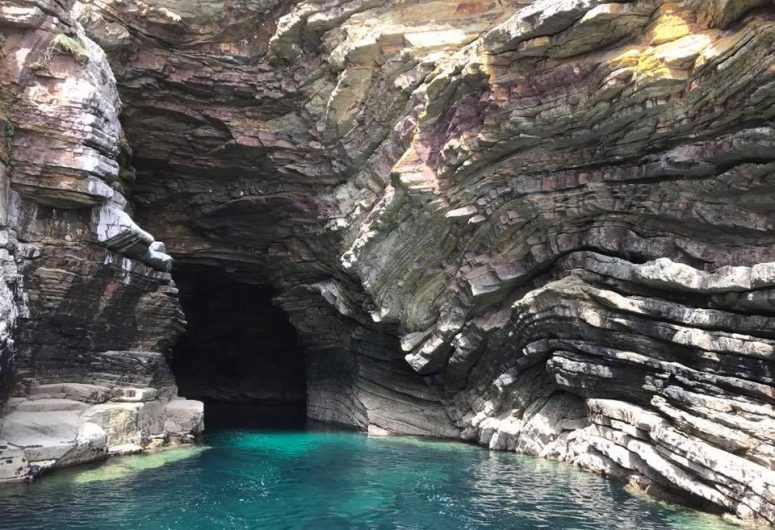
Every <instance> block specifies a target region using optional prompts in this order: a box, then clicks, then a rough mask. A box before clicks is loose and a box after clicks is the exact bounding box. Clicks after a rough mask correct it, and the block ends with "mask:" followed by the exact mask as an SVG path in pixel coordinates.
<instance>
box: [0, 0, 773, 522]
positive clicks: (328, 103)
mask: <svg viewBox="0 0 775 530" xmlns="http://www.w3.org/2000/svg"><path fill="white" fill-rule="evenodd" d="M774 16H775V10H773V5H772V2H770V1H769V0H745V1H722V0H682V1H667V0H664V1H663V0H631V1H622V2H609V1H603V0H537V1H529V0H511V1H504V2H478V1H477V2H465V1H462V0H459V1H458V0H439V1H416V2H395V3H393V2H373V1H369V0H355V1H353V2H339V1H336V0H333V1H330V2H304V1H302V2H295V3H290V4H289V3H284V2H271V1H268V2H253V1H239V2H220V1H216V0H212V1H208V2H197V3H195V4H194V3H190V2H173V1H162V0H148V1H145V2H143V1H140V0H129V1H122V2H118V1H113V0H89V1H87V0H84V1H82V2H80V3H77V4H72V3H69V2H63V3H56V4H54V3H49V2H46V1H45V0H39V2H38V3H34V2H29V3H27V2H13V3H10V4H8V3H6V4H5V5H3V6H2V7H0V19H2V21H3V22H2V24H3V28H4V29H7V35H8V36H7V37H6V39H5V41H4V43H3V55H2V61H3V63H2V69H0V72H1V73H0V75H2V78H0V82H1V83H2V86H3V94H4V96H3V98H4V99H3V101H4V104H5V105H6V108H7V112H6V114H7V118H6V120H8V119H10V121H11V122H12V123H13V124H14V134H13V138H12V141H11V142H9V146H8V147H10V148H11V151H10V153H9V152H8V151H3V153H4V158H3V160H4V166H3V171H4V172H5V176H4V177H3V178H0V181H2V182H4V183H10V188H11V190H10V191H9V192H8V193H7V197H8V198H7V199H5V198H3V199H0V201H3V200H5V201H6V202H5V203H3V202H0V206H3V205H4V204H5V205H6V206H5V207H4V209H5V211H7V212H9V213H7V214H5V215H6V217H8V220H3V219H0V221H2V222H4V223H5V225H4V226H6V227H7V229H6V232H7V233H8V234H9V235H8V241H9V243H8V244H7V245H6V246H5V247H3V246H2V245H0V249H5V250H0V252H6V253H7V254H0V262H3V261H2V260H3V259H5V262H7V263H8V267H6V268H4V269H2V270H3V271H4V272H3V276H2V277H0V290H2V289H5V290H6V291H2V292H8V293H11V294H8V295H7V296H6V297H4V300H13V302H11V303H6V302H0V376H2V374H8V373H9V369H8V367H7V365H8V362H9V361H8V360H9V359H10V358H11V355H10V353H11V352H13V351H15V352H16V353H15V359H16V360H15V365H16V369H15V373H17V374H18V376H17V379H24V378H28V379H35V380H40V381H39V382H45V383H56V382H59V381H65V382H66V381H67V380H66V378H67V377H70V375H69V374H70V373H72V372H73V371H75V372H78V373H92V372H93V371H92V370H91V369H90V368H88V363H87V364H86V365H84V364H79V363H81V362H82V361H78V359H83V358H89V356H91V355H98V353H95V352H105V351H112V350H122V351H123V350H149V351H159V352H164V351H167V350H168V349H169V347H170V346H171V344H172V343H174V341H175V340H176V338H177V336H178V334H179V333H180V330H181V322H182V316H181V313H180V310H179V306H178V303H177V298H176V288H175V286H174V283H173V282H172V280H171V277H170V273H169V258H168V256H167V255H166V252H168V253H169V254H171V255H172V256H174V257H175V258H176V259H177V260H178V262H179V263H183V264H187V265H195V266H198V267H209V268H212V269H214V270H217V271H218V272H219V273H225V274H228V275H229V276H230V278H232V279H234V280H235V281H241V282H244V283H246V284H247V283H249V284H254V285H266V286H271V288H273V289H274V290H275V292H277V293H278V294H277V295H276V296H275V298H274V303H275V305H276V306H277V307H279V308H281V309H282V310H283V311H284V312H285V313H286V314H287V315H288V318H289V319H290V321H291V323H292V324H293V325H294V326H295V327H296V329H297V330H298V332H299V334H300V337H301V340H302V342H303V347H304V352H305V356H306V365H307V366H306V383H307V411H308V415H310V416H311V417H313V418H317V419H323V420H327V421H336V422H341V423H346V424H349V425H354V426H357V427H359V428H362V429H369V430H370V431H371V432H375V433H376V432H399V433H413V434H426V435H436V436H445V437H453V438H456V437H462V438H464V439H468V440H475V441H477V442H478V443H480V444H482V445H485V446H488V447H491V448H492V449H502V450H514V451H520V452H526V453H530V454H535V455H540V456H547V457H554V458H559V459H562V460H566V461H569V462H573V463H576V464H578V465H580V466H582V467H584V468H587V469H592V470H595V471H599V472H602V473H606V474H609V475H611V476H614V477H618V478H620V479H623V480H627V481H630V482H632V483H633V484H636V485H639V486H641V487H643V488H645V489H647V490H649V491H651V492H653V493H655V494H661V495H666V496H669V497H671V498H676V497H680V498H682V499H684V500H686V501H688V502H693V503H695V504H699V505H701V506H703V507H705V508H707V509H715V510H719V511H724V512H728V513H732V514H735V515H736V516H738V517H740V518H744V519H757V520H763V521H765V522H770V523H772V522H773V521H775V474H774V473H775V471H773V451H775V449H773V440H775V435H774V433H775V431H774V427H773V426H774V425H775V423H773V418H774V416H775V414H774V413H773V400H774V399H775V392H774V389H773V379H772V378H773V366H775V365H774V364H773V347H775V342H773V341H774V340H775V326H774V325H773V324H775V321H774V320H773V315H775V310H774V309H775V306H774V305H773V300H775V295H773V286H775V232H774V231H773V223H774V222H775V218H773V210H772V203H773V199H774V198H775V188H774V184H775V172H774V171H773V170H774V169H775V155H774V153H775V150H773V147H774V146H773V143H774V142H775V135H774V134H773V127H772V119H773V114H774V113H775V106H774V105H773V103H775V92H774V91H775V68H774V67H773V64H775V56H774V55H773V53H774V51H775V50H773V46H775V44H774V43H775V21H774V19H773V17H774ZM79 24H80V26H79ZM79 28H83V29H79ZM59 33H63V34H65V35H68V36H70V38H76V37H77V38H78V39H79V42H80V43H81V45H82V48H83V50H81V49H80V48H76V49H75V51H74V52H73V51H72V50H71V51H67V52H66V53H60V52H62V50H63V49H64V50H69V49H70V48H72V46H71V47H70V48H66V47H65V48H63V46H64V44H67V43H69V41H61V39H60V41H61V42H59V43H58V44H57V45H56V46H55V47H53V48H51V46H50V43H53V42H54V41H55V39H56V36H57V35H58V34H59ZM87 35H88V37H87ZM90 39H93V42H92V40H90ZM70 44H71V43H70ZM49 49H51V50H53V51H54V52H56V53H52V54H50V55H51V57H52V60H50V61H48V62H47V63H46V64H45V65H44V66H45V67H44V68H37V67H33V65H34V64H37V63H36V61H40V60H41V56H43V58H44V59H45V58H46V57H45V52H46V50H49ZM114 79H115V81H114ZM76 88H77V89H76ZM119 101H120V102H119ZM122 105H123V107H122ZM120 108H122V109H123V111H122V113H121V114H120V122H119V109H120ZM52 120H56V123H57V126H56V127H53V126H52V123H53V121H52ZM84 124H87V125H84ZM122 131H123V133H124V135H125V138H126V141H124V140H123V138H124V136H122ZM130 151H131V154H130ZM8 161H10V164H8V163H7V162H8ZM4 185H5V184H4ZM130 193H131V194H130ZM127 198H129V202H127ZM4 209H3V208H0V212H3V211H4ZM140 226H142V227H143V228H144V229H140V228H139V227H140ZM146 230H147V231H146ZM150 234H154V236H156V237H158V238H159V239H161V240H163V241H165V243H166V248H167V249H168V250H167V251H166V252H165V249H164V247H162V245H160V244H159V243H158V242H156V241H154V237H153V236H151V235H150ZM17 242H18V243H17ZM3 256H7V258H3ZM5 262H3V263H5ZM173 275H174V271H173ZM3 282H5V286H6V287H3V285H4V283H3ZM3 304H5V305H3ZM3 326H5V327H3ZM4 330H5V331H4ZM12 340H13V341H14V342H13V343H12V342H11V341H12ZM84 355H86V357H84ZM3 359H4V360H3ZM63 374H67V375H63ZM41 378H42V379H41ZM56 399H59V398H56ZM62 399H70V398H62ZM173 403H174V402H173ZM173 408H174V407H173ZM176 413H177V410H176ZM170 423H171V424H175V425H181V423H180V422H179V421H178V420H177V419H174V418H172V419H170ZM0 472H2V471H0Z"/></svg>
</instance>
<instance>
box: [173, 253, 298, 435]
mask: <svg viewBox="0 0 775 530" xmlns="http://www.w3.org/2000/svg"><path fill="white" fill-rule="evenodd" d="M173 276H174V278H175V283H176V284H177V286H178V289H179V290H180V303H181V305H182V307H183V310H184V311H185V313H186V320H187V322H188V325H187V327H186V331H185V333H184V334H183V335H182V336H181V338H180V339H179V340H178V343H177V344H176V345H175V348H174V350H173V355H172V361H171V366H172V371H173V373H174V374H175V379H176V381H177V384H178V388H179V392H180V394H181V395H182V396H185V397H187V398H193V399H199V400H201V401H204V403H205V423H206V425H207V427H208V428H213V427H215V428H217V427H273V426H282V427H291V426H301V425H303V424H304V420H305V417H306V383H305V360H304V354H303V350H302V347H301V344H300V340H299V337H298V334H297V333H296V330H295V328H294V327H293V326H292V325H291V323H290V322H289V321H288V318H287V316H286V315H285V313H284V312H283V311H282V310H280V309H279V308H277V307H276V306H274V305H273V304H272V296H273V295H274V290H273V289H272V288H270V287H268V286H266V285H254V284H250V283H244V282H241V281H239V280H238V279H234V278H232V277H230V276H229V275H228V274H227V273H225V272H223V271H220V270H218V269H216V268H214V267H206V266H199V265H187V264H183V265H181V264H179V263H178V264H176V266H175V270H174V273H173Z"/></svg>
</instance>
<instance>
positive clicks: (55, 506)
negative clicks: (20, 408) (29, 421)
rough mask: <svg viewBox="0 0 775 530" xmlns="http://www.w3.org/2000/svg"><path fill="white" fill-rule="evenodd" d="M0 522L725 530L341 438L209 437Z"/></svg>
mask: <svg viewBox="0 0 775 530" xmlns="http://www.w3.org/2000/svg"><path fill="white" fill-rule="evenodd" d="M0 528H3V529H14V530H15V529H35V530H48V529H51V530H63V529H70V528H78V529H95V530H96V529H99V530H103V529H108V528H111V529H130V528H131V529H141V528H142V529H181V530H183V529H185V530H192V529H264V528H267V529H269V528H271V529H275V528H277V529H280V528H287V529H328V528H354V529H355V528H379V529H383V528H384V529H389V528H390V529H392V528H407V529H408V528H418V529H420V528H421V529H437V528H438V529H451V528H470V529H477V528H498V529H525V530H527V529H534V528H547V529H590V530H593V529H594V530H599V529H609V528H615V529H617V530H625V529H638V530H652V529H653V530H665V529H681V530H687V529H708V530H711V529H712V530H719V529H727V528H732V527H730V526H727V525H725V524H723V523H722V522H721V521H720V520H719V519H717V518H715V517H713V516H708V515H704V514H700V513H697V512H693V511H690V510H686V509H683V508H679V507H677V506H672V505H669V504H664V503H659V502H656V501H653V500H650V499H648V498H646V497H643V496H640V495H632V494H630V493H629V492H628V491H627V490H625V489H624V488H623V487H622V486H621V485H619V484H616V483H613V482H610V481H608V480H605V479H603V478H602V477H599V476H596V475H593V474H591V473H584V472H581V471H578V470H576V469H574V468H573V467H571V466H569V465H565V464H560V463H555V462H550V461H545V460H540V459H536V458H532V457H527V456H521V455H515V454H512V453H499V452H489V451H486V450H483V449H480V448H477V447H474V446H469V445H465V444H459V443H447V442H433V441H423V440H417V439H412V438H373V437H368V436H365V435H363V434H360V433H354V432H315V431H265V430H264V431H262V430H222V431H216V432H213V433H210V434H208V435H207V437H206V439H205V443H204V444H203V445H200V446H196V447H188V448H179V449H169V450H166V451H160V452H158V453H155V454H151V455H147V456H134V457H123V458H114V459H111V460H109V461H107V462H106V463H104V464H102V465H100V466H94V467H91V468H88V469H84V468H76V469H73V470H63V471H60V472H57V473H54V474H52V475H49V476H47V477H42V478H41V479H39V480H37V481H35V482H33V483H31V484H18V485H12V486H3V487H0Z"/></svg>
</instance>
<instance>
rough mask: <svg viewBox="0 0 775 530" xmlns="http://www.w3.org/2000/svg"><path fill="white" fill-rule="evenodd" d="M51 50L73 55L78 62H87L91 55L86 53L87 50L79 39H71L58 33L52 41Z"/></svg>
mask: <svg viewBox="0 0 775 530" xmlns="http://www.w3.org/2000/svg"><path fill="white" fill-rule="evenodd" d="M50 48H52V49H53V50H54V52H59V53H65V54H68V55H72V56H73V57H75V59H76V60H77V61H78V62H86V61H88V60H89V54H88V53H87V52H86V48H85V47H84V45H83V43H82V42H81V39H79V38H78V37H69V36H67V35H65V34H64V33H57V35H56V37H54V40H52V41H51V44H50Z"/></svg>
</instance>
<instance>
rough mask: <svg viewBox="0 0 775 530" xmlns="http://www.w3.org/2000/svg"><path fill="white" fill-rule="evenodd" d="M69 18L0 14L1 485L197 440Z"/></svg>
mask: <svg viewBox="0 0 775 530" xmlns="http://www.w3.org/2000/svg"><path fill="white" fill-rule="evenodd" d="M73 7H74V6H73V4H72V2H10V3H8V2H6V3H4V4H3V5H1V6H0V29H2V32H3V33H2V40H0V44H2V53H0V87H2V91H1V92H0V94H1V95H2V99H1V100H0V111H1V115H0V117H1V118H2V125H3V130H4V136H3V148H2V151H0V154H2V158H0V265H2V266H0V270H1V271H2V273H0V296H1V298H0V379H1V380H2V383H3V385H2V389H3V399H0V404H2V405H4V408H5V416H4V417H3V418H2V420H0V440H2V441H1V442H0V453H2V456H3V458H4V459H7V460H5V463H6V464H8V465H5V466H4V467H3V468H2V469H0V481H1V480H4V479H14V478H23V477H26V476H29V475H31V474H35V473H36V472H38V471H40V470H42V469H46V468H49V467H52V466H64V465H71V464H75V463H81V462H86V461H91V460H95V459H99V458H103V457H105V456H107V454H108V453H116V452H127V451H137V450H141V449H142V448H144V447H147V446H150V445H159V444H163V443H166V442H167V441H168V440H169V439H170V437H173V438H181V439H188V438H190V437H191V436H193V435H194V434H196V433H197V432H198V431H200V430H201V428H202V425H201V421H202V404H201V403H193V402H191V403H188V402H185V403H186V404H185V405H183V404H182V403H183V402H176V401H174V400H175V399H176V398H177V395H176V389H175V384H174V380H173V378H172V376H171V373H170V371H169V368H168V366H167V364H166V361H165V360H164V357H163V355H162V352H164V351H165V350H166V349H168V348H169V347H170V346H171V345H172V343H173V342H174V341H175V339H176V338H177V336H178V335H179V333H180V331H181V330H182V327H183V326H182V323H183V319H182V312H181V310H180V308H179V305H178V302H177V298H176V289H175V287H174V283H173V282H172V280H171V276H170V273H169V270H170V264H171V258H170V257H169V256H168V255H167V254H165V253H164V248H163V245H162V244H161V243H159V242H155V241H154V239H153V237H152V236H151V235H150V234H149V233H147V232H145V231H144V230H142V229H140V228H139V226H138V225H137V224H135V222H134V221H133V220H132V219H131V217H130V213H131V209H130V208H129V206H128V205H127V200H126V192H127V189H128V188H127V185H128V183H129V182H131V180H132V169H131V166H130V165H129V163H128V161H129V147H128V146H127V144H126V142H125V141H124V138H123V133H122V130H121V125H120V123H119V119H118V115H119V112H120V101H119V96H118V92H117V91H116V85H115V80H114V77H113V74H112V72H111V69H110V66H109V64H108V62H107V60H106V57H105V54H104V52H103V51H102V50H101V49H100V48H99V47H98V46H97V45H96V44H95V43H94V42H93V41H91V40H90V39H89V38H88V37H87V36H86V35H85V34H83V31H82V29H81V27H80V26H79V25H78V24H77V23H76V22H75V20H74V19H73ZM8 395H11V396H13V397H11V399H10V400H8V399H6V398H7V397H8Z"/></svg>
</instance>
